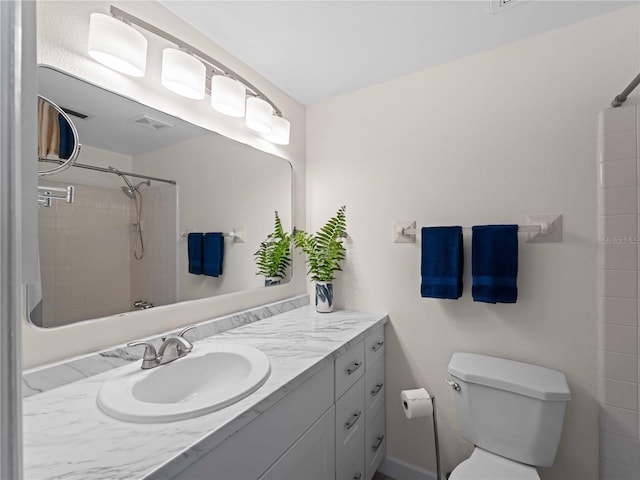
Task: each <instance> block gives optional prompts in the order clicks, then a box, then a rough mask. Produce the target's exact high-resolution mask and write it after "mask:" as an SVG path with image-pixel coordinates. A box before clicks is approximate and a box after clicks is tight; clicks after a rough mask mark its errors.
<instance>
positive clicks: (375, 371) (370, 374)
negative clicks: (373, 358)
mask: <svg viewBox="0 0 640 480" xmlns="http://www.w3.org/2000/svg"><path fill="white" fill-rule="evenodd" d="M384 390H385V389H384V356H382V357H381V358H379V359H378V361H377V362H376V363H374V364H373V366H371V367H367V371H366V372H365V374H364V419H365V425H369V424H370V423H371V422H372V421H373V418H374V417H375V415H376V413H378V411H379V410H380V408H382V406H383V405H384V403H385V402H384Z"/></svg>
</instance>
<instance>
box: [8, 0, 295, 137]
mask: <svg viewBox="0 0 640 480" xmlns="http://www.w3.org/2000/svg"><path fill="white" fill-rule="evenodd" d="M0 1H1V0H0ZM110 13H111V16H108V15H104V14H101V13H92V14H91V20H90V28H89V55H91V57H93V58H94V59H95V60H97V61H98V62H100V63H102V64H104V65H106V66H108V67H109V68H112V69H114V70H116V71H118V72H121V73H125V74H127V75H134V76H139V77H141V76H143V75H144V71H145V64H146V55H147V40H146V38H145V37H144V35H142V34H141V33H140V32H139V31H138V30H136V29H134V28H133V27H132V26H131V25H135V26H136V27H138V28H141V29H143V30H146V31H147V32H150V33H153V34H154V35H157V36H159V37H161V38H163V39H165V40H168V41H169V42H171V43H173V44H174V45H176V48H167V49H165V50H164V51H163V54H162V78H161V82H162V84H163V85H164V86H165V87H166V88H168V89H169V90H171V91H173V92H175V93H178V94H180V95H183V96H185V97H189V98H194V99H202V98H204V96H205V93H210V94H211V106H212V107H213V108H214V109H215V110H217V111H219V112H221V113H223V114H225V115H229V116H232V117H242V116H245V114H246V118H245V123H246V125H247V126H248V127H249V128H251V129H252V130H255V131H257V132H259V133H261V134H263V135H264V137H265V138H266V139H267V140H269V141H270V142H272V143H276V144H279V145H287V144H288V143H289V132H290V125H289V121H288V120H286V119H285V118H283V117H282V112H281V111H280V109H279V108H278V107H277V106H276V105H275V104H274V103H273V102H272V101H271V100H270V99H269V98H268V97H267V96H266V95H265V94H264V93H262V92H261V91H260V90H258V89H257V88H256V87H255V86H254V85H252V84H251V83H250V82H249V81H247V80H246V79H244V78H243V77H241V76H240V75H238V74H237V73H235V72H234V71H233V70H231V69H230V68H228V67H226V66H225V65H223V64H222V63H220V62H218V61H217V60H215V59H213V58H212V57H210V56H209V55H207V54H206V53H204V52H202V51H201V50H198V49H196V48H195V47H192V46H191V45H189V44H187V43H185V42H183V41H182V40H180V39H179V38H177V37H174V36H173V35H171V34H169V33H167V32H165V31H163V30H160V29H159V28H158V27H156V26H154V25H151V24H150V23H147V22H145V21H144V20H141V19H139V18H137V17H135V16H133V15H131V14H129V13H127V12H125V11H123V10H120V9H119V8H117V7H114V6H113V5H112V6H111V8H110ZM207 80H209V81H210V83H209V84H208V85H207ZM209 86H210V88H208V87H209Z"/></svg>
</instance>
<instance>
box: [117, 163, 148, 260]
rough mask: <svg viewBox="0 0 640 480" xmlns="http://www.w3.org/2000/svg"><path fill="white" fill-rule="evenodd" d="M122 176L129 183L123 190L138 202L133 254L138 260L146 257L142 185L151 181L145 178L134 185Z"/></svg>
mask: <svg viewBox="0 0 640 480" xmlns="http://www.w3.org/2000/svg"><path fill="white" fill-rule="evenodd" d="M109 169H110V170H114V171H115V169H114V168H113V167H109ZM120 178H122V180H124V183H126V184H127V185H126V186H125V187H122V191H123V192H124V194H125V195H126V196H127V197H129V198H131V199H133V200H134V202H135V203H136V209H135V212H136V221H135V222H134V223H133V228H134V229H135V235H136V237H135V240H134V242H133V256H134V258H135V259H136V260H142V258H143V257H144V237H143V233H142V192H141V191H140V187H141V186H142V185H146V186H147V187H150V186H151V181H150V180H143V181H142V182H140V183H138V184H136V185H132V184H131V182H130V181H129V179H128V178H127V177H126V176H125V175H122V174H120ZM138 245H140V250H138Z"/></svg>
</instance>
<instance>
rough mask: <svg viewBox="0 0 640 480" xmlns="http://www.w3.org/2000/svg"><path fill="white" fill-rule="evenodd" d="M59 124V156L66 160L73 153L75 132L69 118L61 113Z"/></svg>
mask: <svg viewBox="0 0 640 480" xmlns="http://www.w3.org/2000/svg"><path fill="white" fill-rule="evenodd" d="M58 124H59V125H60V137H59V138H60V153H59V157H60V158H62V159H65V160H66V159H67V158H69V157H70V156H71V153H73V132H72V131H71V125H69V122H67V119H66V118H64V117H63V116H62V115H60V114H58Z"/></svg>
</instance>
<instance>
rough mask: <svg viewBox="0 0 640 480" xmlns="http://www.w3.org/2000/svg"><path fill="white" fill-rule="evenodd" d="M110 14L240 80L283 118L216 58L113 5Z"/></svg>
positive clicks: (267, 100)
mask: <svg viewBox="0 0 640 480" xmlns="http://www.w3.org/2000/svg"><path fill="white" fill-rule="evenodd" d="M110 13H111V16H113V17H114V18H117V19H118V20H120V21H123V22H125V23H129V24H134V25H137V26H138V27H140V28H143V29H144V30H146V31H148V32H151V33H153V34H154V35H157V36H159V37H161V38H163V39H165V40H168V41H169V42H171V43H174V44H175V45H177V46H178V47H179V48H181V49H183V50H185V51H187V52H188V53H190V54H191V55H193V56H195V57H198V58H199V59H200V60H201V61H202V62H204V63H206V64H208V65H209V66H210V67H211V68H214V69H217V70H219V71H220V72H222V73H224V74H225V75H228V76H230V77H232V78H234V79H236V80H238V81H239V82H241V83H242V84H244V86H245V87H246V88H247V91H248V92H249V94H251V95H253V96H256V97H259V98H261V99H263V100H264V101H266V102H267V103H269V104H270V105H271V106H272V107H273V110H274V112H275V114H276V115H277V116H279V117H281V116H282V112H281V111H280V109H279V108H278V107H277V106H276V104H275V103H273V102H272V101H271V99H269V97H267V96H266V95H265V94H264V93H262V92H261V91H260V90H259V89H258V88H257V87H256V86H254V85H253V84H252V83H251V82H249V81H248V80H246V79H245V78H243V77H242V76H241V75H238V74H237V73H236V72H234V71H233V70H231V69H230V68H228V67H227V66H226V65H224V64H222V63H220V62H218V61H217V60H215V59H214V58H212V57H210V56H209V55H207V54H206V53H204V52H203V51H201V50H198V49H197V48H195V47H193V46H191V45H189V44H188V43H186V42H184V41H182V40H180V39H179V38H177V37H174V36H173V35H171V34H170V33H167V32H165V31H164V30H160V29H159V28H158V27H156V26H155V25H151V24H150V23H147V22H145V21H144V20H141V19H139V18H138V17H135V16H133V15H131V14H130V13H127V12H125V11H123V10H120V9H119V8H118V7H114V6H113V5H111V9H110ZM207 76H209V75H207Z"/></svg>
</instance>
